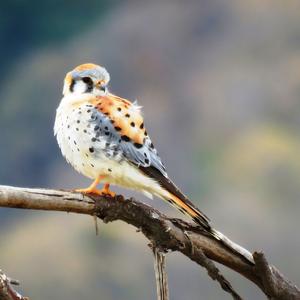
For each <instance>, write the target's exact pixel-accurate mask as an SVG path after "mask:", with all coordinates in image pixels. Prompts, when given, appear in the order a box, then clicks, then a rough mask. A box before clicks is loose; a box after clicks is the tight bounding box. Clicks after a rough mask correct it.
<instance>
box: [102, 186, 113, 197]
mask: <svg viewBox="0 0 300 300" xmlns="http://www.w3.org/2000/svg"><path fill="white" fill-rule="evenodd" d="M100 192H101V193H102V195H107V196H110V197H115V196H116V193H114V192H112V191H111V190H110V189H109V183H105V184H104V187H103V189H102V190H101V191H100Z"/></svg>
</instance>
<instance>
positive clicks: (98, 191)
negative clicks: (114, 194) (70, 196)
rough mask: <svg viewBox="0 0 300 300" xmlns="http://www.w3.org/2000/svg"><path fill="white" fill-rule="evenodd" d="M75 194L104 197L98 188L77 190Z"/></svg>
mask: <svg viewBox="0 0 300 300" xmlns="http://www.w3.org/2000/svg"><path fill="white" fill-rule="evenodd" d="M75 192H78V193H82V194H93V195H99V196H103V193H102V190H98V189H96V188H90V187H88V188H86V189H76V190H75Z"/></svg>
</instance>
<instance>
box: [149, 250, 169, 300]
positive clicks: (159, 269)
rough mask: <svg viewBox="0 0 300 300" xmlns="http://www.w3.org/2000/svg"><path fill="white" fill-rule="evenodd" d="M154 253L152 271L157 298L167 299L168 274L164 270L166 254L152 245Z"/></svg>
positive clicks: (160, 299) (158, 299)
mask: <svg viewBox="0 0 300 300" xmlns="http://www.w3.org/2000/svg"><path fill="white" fill-rule="evenodd" d="M152 251H153V255H154V271H155V279H156V280H155V281H156V292H157V300H169V287H168V275H167V270H166V255H165V253H163V252H162V251H161V250H160V249H158V248H157V247H155V246H153V247H152Z"/></svg>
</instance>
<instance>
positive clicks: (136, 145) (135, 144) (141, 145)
mask: <svg viewBox="0 0 300 300" xmlns="http://www.w3.org/2000/svg"><path fill="white" fill-rule="evenodd" d="M133 145H134V147H136V148H138V149H140V148H142V147H143V144H140V143H134V144H133Z"/></svg>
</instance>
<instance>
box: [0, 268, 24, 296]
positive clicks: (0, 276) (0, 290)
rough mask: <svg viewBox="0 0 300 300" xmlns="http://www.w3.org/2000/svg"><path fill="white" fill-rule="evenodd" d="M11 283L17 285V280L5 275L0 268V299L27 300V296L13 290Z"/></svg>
mask: <svg viewBox="0 0 300 300" xmlns="http://www.w3.org/2000/svg"><path fill="white" fill-rule="evenodd" d="M12 285H19V282H18V281H17V280H14V279H11V278H9V277H7V276H6V275H5V274H4V273H3V272H2V270H0V300H29V298H27V297H23V296H21V295H20V294H19V293H18V292H17V291H15V290H14V289H13V287H12Z"/></svg>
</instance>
